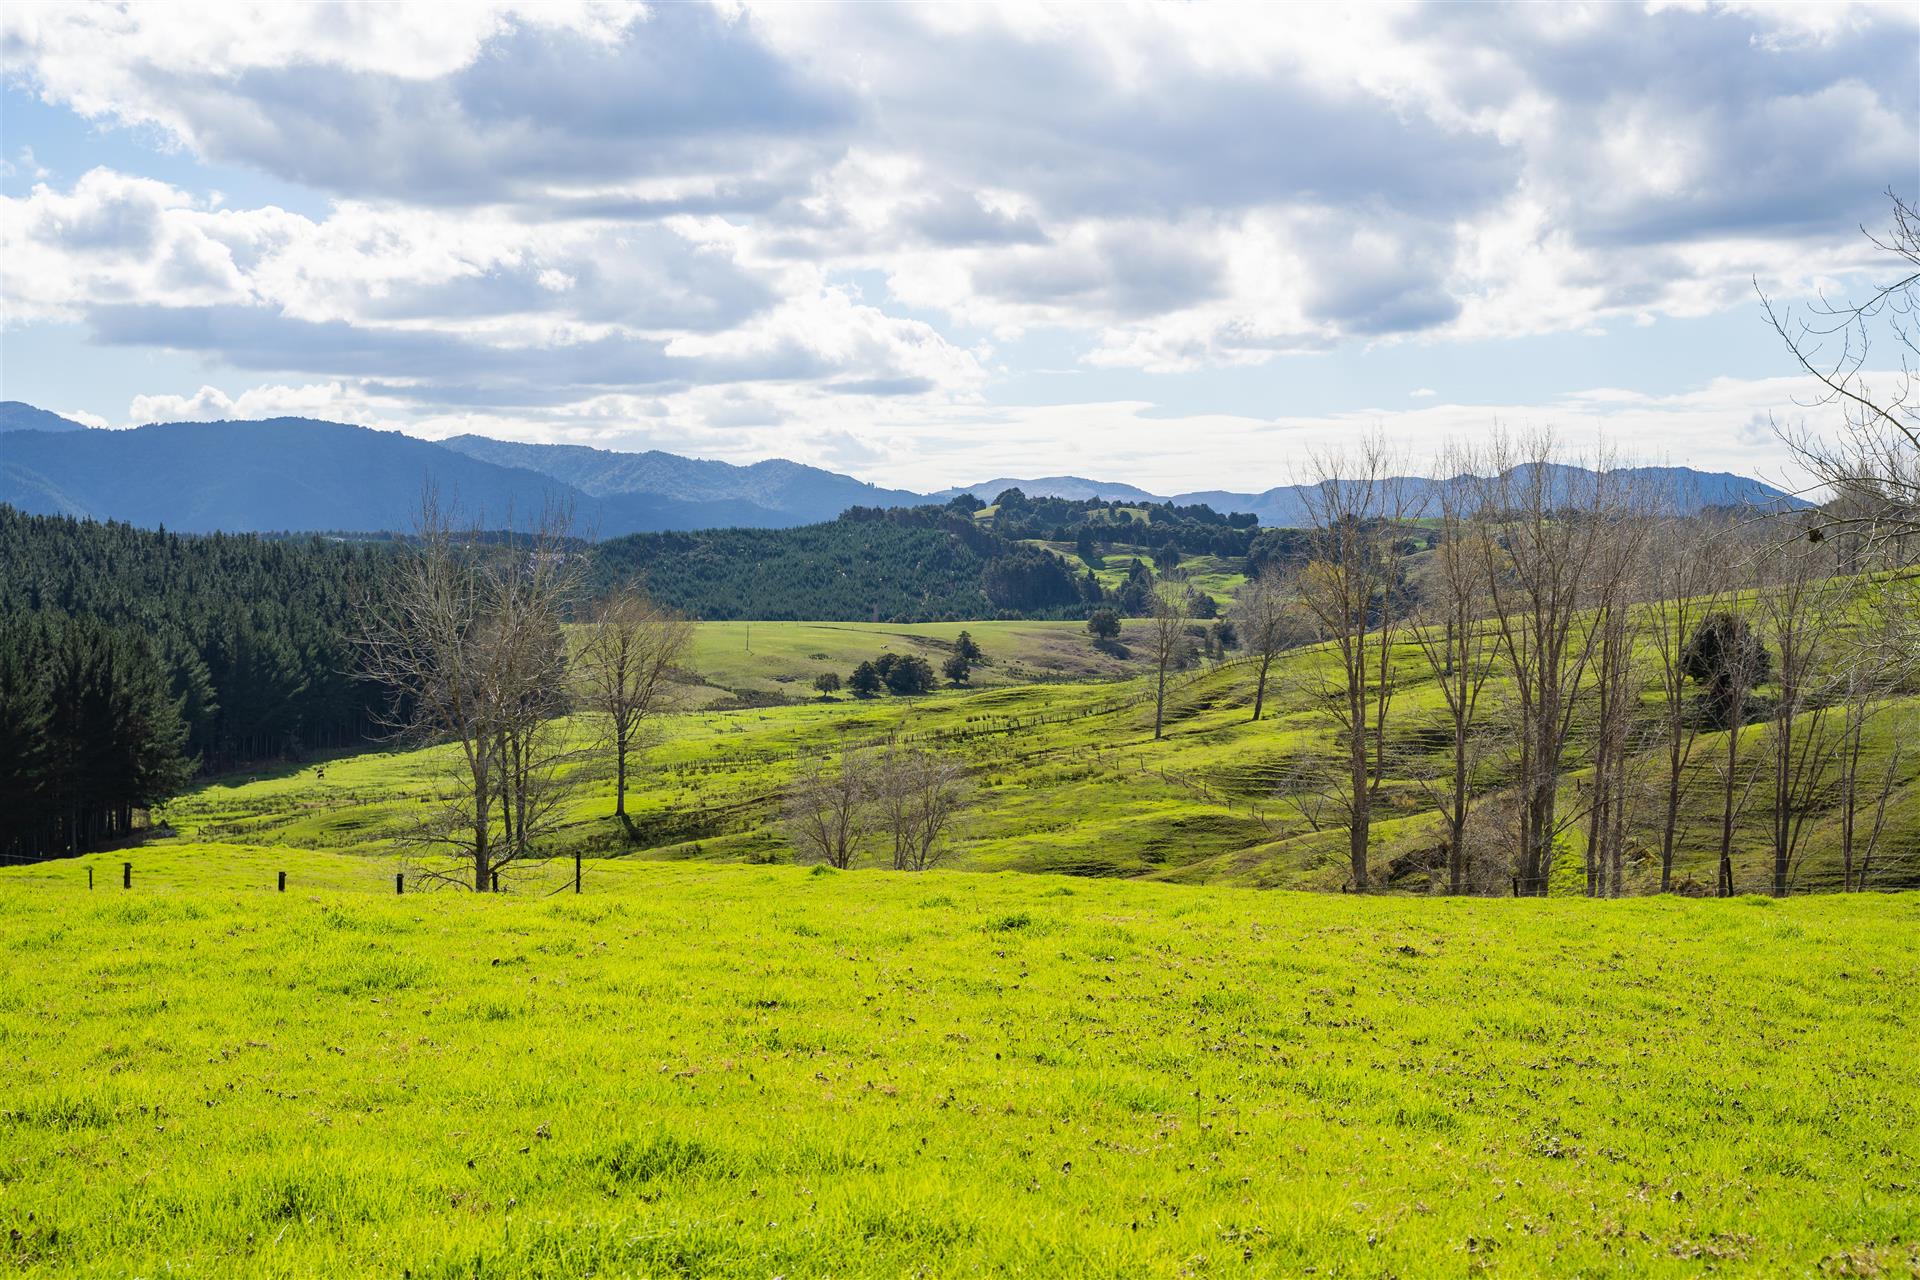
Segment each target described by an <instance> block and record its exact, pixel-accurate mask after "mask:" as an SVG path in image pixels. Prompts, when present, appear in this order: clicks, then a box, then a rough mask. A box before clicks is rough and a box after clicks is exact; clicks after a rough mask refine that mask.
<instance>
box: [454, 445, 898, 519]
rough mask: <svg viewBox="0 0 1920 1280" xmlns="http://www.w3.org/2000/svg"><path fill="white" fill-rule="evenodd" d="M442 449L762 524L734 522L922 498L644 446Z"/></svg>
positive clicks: (602, 493) (593, 490) (784, 467)
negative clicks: (730, 507)
mask: <svg viewBox="0 0 1920 1280" xmlns="http://www.w3.org/2000/svg"><path fill="white" fill-rule="evenodd" d="M442 443H444V444H445V445H446V446H447V448H449V449H452V450H455V451H457V452H459V453H463V454H466V455H467V456H468V457H470V458H479V459H481V460H482V461H486V462H492V463H498V464H500V465H502V466H510V467H523V468H525V469H526V470H528V471H537V472H539V473H540V474H541V475H545V476H549V477H551V478H552V479H555V480H558V481H561V482H562V483H564V484H569V485H572V486H573V487H575V488H577V489H579V490H580V491H581V492H582V493H585V494H589V495H591V496H593V497H610V496H613V495H616V494H636V493H639V494H653V495H655V496H658V497H664V498H672V499H674V500H676V501H683V502H738V503H744V504H747V505H748V507H750V508H752V509H754V510H756V511H758V512H759V513H761V515H762V516H763V518H761V519H749V520H736V521H733V522H732V523H736V524H753V525H761V526H767V525H780V524H816V523H818V522H820V521H822V520H831V519H833V518H834V517H835V516H837V515H839V514H840V513H841V512H842V511H845V510H846V509H847V508H848V507H905V506H918V505H919V504H921V503H924V502H925V501H926V500H927V499H926V498H925V497H924V496H923V495H921V494H918V493H913V492H911V491H910V490H906V489H882V488H879V487H877V486H875V485H871V484H868V483H866V482H865V481H864V480H855V479H854V478H853V477H852V476H843V475H841V474H839V473H838V472H834V471H825V470H822V469H821V468H819V467H809V466H805V465H803V464H801V463H798V462H789V461H787V460H786V459H784V458H774V459H770V460H768V461H766V462H755V463H752V464H750V465H748V466H736V465H734V464H733V463H730V462H715V461H712V460H709V459H704V458H683V457H681V456H680V455H679V454H674V453H662V452H660V451H659V450H657V449H649V450H647V451H646V452H645V453H615V452H612V451H610V450H606V449H594V448H590V447H588V446H586V445H572V444H518V443H515V442H512V441H508V440H495V439H492V438H490V437H488V436H473V435H467V436H455V437H453V438H452V439H451V440H446V441H443V442H442Z"/></svg>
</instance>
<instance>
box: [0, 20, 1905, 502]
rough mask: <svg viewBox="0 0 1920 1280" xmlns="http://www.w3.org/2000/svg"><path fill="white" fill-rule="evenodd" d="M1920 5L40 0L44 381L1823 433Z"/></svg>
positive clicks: (894, 456)
mask: <svg viewBox="0 0 1920 1280" xmlns="http://www.w3.org/2000/svg"><path fill="white" fill-rule="evenodd" d="M1915 12H1916V11H1915V8H1914V6H1913V5H1911V4H1901V5H1897V6H1889V7H1882V8H1872V7H1852V8H1850V7H1846V6H1844V5H1839V4H1821V5H1818V6H1808V7H1801V8H1770V7H1758V6H1748V5H1728V6H1708V7H1699V6H1694V5H1686V4H1673V5H1665V6H1659V5H1654V6H1649V7H1647V8H1645V9H1642V8H1636V7H1632V6H1629V5H1625V4H1609V5H1595V6H1592V7H1571V6H1559V5H1553V6H1547V5H1540V6H1525V7H1516V8H1510V9H1503V8H1495V7H1490V6H1483V5H1460V6H1434V7H1417V6H1416V7H1401V6H1386V7H1358V6H1342V7H1337V8H1331V7H1330V8H1325V9H1312V8H1305V7H1294V6H1279V5H1270V6H1260V7H1254V8H1246V9H1236V8H1230V7H1227V6H1222V5H1176V4H1149V5H1139V6H1121V5H1111V4H1102V5H1098V6H1094V5H1084V6H1070V7H1057V8H1055V7H1043V6H1037V5H1034V4H1031V3H1017V4H1011V5H1008V6H1006V7H981V8H974V7H960V6H952V5H940V6H927V7H906V6H887V5H873V4H867V5H857V6H855V5H848V6H844V7H836V6H827V5H806V6H802V5H779V6H775V5H768V6H765V7H760V6H754V5H744V6H743V5H733V4H722V5H719V6H717V7H708V6H706V5H702V4H681V5H656V6H653V7H651V8H641V7H629V6H625V5H613V4H600V3H573V4H567V3H541V4H537V5H528V6H516V5H512V4H504V5H497V6H483V5H477V4H473V5H463V6H457V7H455V6H437V5H436V6H424V5H423V6H409V5H404V4H402V5H356V6H338V7H332V6H326V5H272V6H260V7H257V8H256V7H250V6H244V5H233V6H226V7H221V6H217V5H194V6H192V7H191V8H188V7H178V8H175V7H169V6H167V5H162V4H145V5H133V6H126V7H121V6H116V5H107V4H88V5H73V6H62V5H55V4H45V5H32V4H18V5H12V6H8V7H7V8H5V9H4V10H0V56H3V57H4V67H5V84H4V101H3V102H0V148H3V150H4V168H3V169H0V193H3V194H4V199H0V235H3V236H4V245H0V251H3V252H4V259H3V261H0V272H3V273H4V277H3V279H0V305H3V306H4V324H5V329H4V338H3V339H0V340H3V341H4V350H3V351H0V361H3V362H0V397H3V398H8V399H18V400H26V401H30V402H32V403H35V404H39V405H41V406H43V407H47V408H51V409H54V410H57V411H59V412H62V413H66V414H69V415H71V416H74V417H78V418H82V419H84V420H86V421H88V422H90V423H94V424H96V425H104V426H126V425H134V424H138V423H141V422H147V421H154V420H173V419H181V418H215V417H242V418H253V417H264V416H270V415H274V414H286V413H296V414H305V415H309V416H315V417H328V418H336V419H342V420H347V421H354V422H363V423H367V424H371V425H381V426H388V427H396V428H400V429H403V430H406V431H410V432H413V433H415V434H419V435H424V436H443V435H450V434H454V433H457V432H461V431H478V432H482V433H485V434H489V435H495V436H502V437H510V438H516V439H527V440H549V441H570V442H578V443H587V444H595V445H600V446H603V447H607V448H615V449H644V448H662V449H669V450H673V451H676V452H681V453H688V454H695V455H700V456H706V457H717V458H724V459H727V460H730V461H750V460H753V459H757V458H762V457H769V456H785V457H792V458H797V459H800V460H802V461H807V462H812V463H817V464H820V465H824V466H829V467H833V468H835V469H838V470H843V471H849V472H853V473H855V474H858V475H860V476H862V477H864V478H867V479H871V480H875V481H880V482H885V483H898V484H908V485H916V486H919V487H923V488H935V487H940V486H944V485H946V484H949V483H954V482H958V481H973V480H978V479H985V478H987V477H989V476H996V475H1006V474H1016V475H1037V474H1048V473H1058V472H1072V473H1076V474H1082V475H1093V476H1098V477H1101V478H1106V479H1114V480H1126V481H1132V482H1135V483H1139V484H1143V485H1146V486H1148V487H1152V488H1157V489H1161V490H1171V489H1177V488H1192V487H1229V488H1235V489H1252V488H1258V487H1263V486H1265V485H1269V484H1275V483H1279V482H1281V481H1283V480H1285V479H1287V478H1288V476H1289V474H1290V471H1291V470H1292V469H1293V468H1294V467H1295V466H1296V465H1297V462H1298V459H1299V456H1300V453H1301V451H1302V449H1303V448H1304V447H1305V446H1307V445H1309V444H1317V443H1320V442H1324V441H1328V440H1337V439H1339V438H1341V437H1343V436H1349V435H1352V434H1354V433H1356V432H1361V431H1365V430H1368V429H1370V428H1376V427H1377V428H1380V429H1383V430H1385V431H1387V432H1388V433H1389V434H1391V435H1392V436H1394V437H1396V438H1398V439H1401V440H1403V441H1405V442H1406V443H1407V445H1408V446H1409V448H1412V449H1416V450H1423V449H1427V448H1430V447H1432V446H1434V445H1436V444H1437V443H1439V442H1441V441H1442V440H1445V439H1447V438H1449V437H1456V436H1471V435H1474V434H1477V433H1482V432H1485V431H1487V430H1489V429H1491V428H1492V427H1493V426H1495V425H1496V424H1501V425H1504V426H1507V427H1510V428H1534V427H1545V426H1551V427H1554V428H1555V429H1557V430H1559V431H1560V432H1562V433H1563V434H1565V435H1567V436H1569V437H1571V438H1575V439H1577V440H1591V439H1592V438H1594V437H1595V436H1596V434H1598V433H1602V432H1604V433H1606V434H1607V435H1608V436H1609V437H1610V438H1611V439H1612V440H1613V441H1614V442H1615V443H1616V444H1617V446H1618V447H1619V448H1621V449H1622V450H1624V451H1626V452H1627V453H1629V454H1631V455H1633V456H1636V457H1640V458H1644V459H1647V460H1662V461H1671V462H1678V463H1691V464H1694V465H1699V466H1706V467H1713V468H1724V469H1730V470H1742V471H1747V472H1751V473H1763V474H1776V475H1777V474H1781V469H1782V467H1783V464H1784V460H1783V459H1782V458H1781V456H1780V450H1779V449H1778V447H1777V446H1776V445H1775V443H1774V440H1773V433H1772V430H1771V428H1770V426H1769V421H1770V417H1773V416H1787V417H1797V416H1798V415H1799V414H1800V413H1802V412H1803V411H1802V410H1801V409H1800V408H1798V407H1797V406H1796V403H1795V402H1796V397H1804V395H1805V392H1806V388H1805V385H1804V383H1802V382H1801V381H1800V380H1798V379H1796V378H1795V377H1794V376H1793V369H1792V368H1791V366H1790V365H1789V363H1788V360H1787V358H1786V356H1785V353H1784V352H1783V351H1782V350H1781V348H1780V346H1779V343H1778V341H1777V339H1775V338H1774V337H1773V336H1772V334H1771V333H1770V332H1769V331H1767V330H1766V328H1765V327H1764V323H1763V321H1762V318H1761V316H1760V314H1759V310H1758V307H1757V306H1756V303H1755V300H1754V282H1755V280H1756V279H1757V280H1758V281H1759V283H1760V285H1761V287H1762V288H1764V289H1766V290H1767V291H1768V292H1770V293H1772V294H1774V295H1777V296H1779V297H1781V298H1783V299H1787V300H1803V299H1806V298H1808V297H1812V296H1815V295H1816V293H1817V292H1818V291H1819V290H1820V289H1822V288H1824V289H1827V290H1830V291H1831V290H1835V289H1839V290H1843V291H1844V290H1846V289H1848V288H1857V287H1858V286H1859V285H1860V284H1862V283H1863V282H1865V281H1869V280H1872V279H1875V278H1876V273H1877V270H1878V269H1877V268H1876V265H1875V263H1874V261H1873V258H1872V255H1871V252H1870V250H1869V248H1868V246H1866V244H1865V242H1864V241H1863V239H1862V237H1861V235H1860V232H1859V225H1860V224H1861V223H1863V222H1865V223H1868V224H1883V223H1884V222H1885V220H1886V212H1887V200H1886V195H1885V192H1886V191H1887V190H1888V189H1889V188H1892V189H1893V190H1895V191H1896V192H1898V193H1900V194H1901V195H1903V196H1906V197H1908V198H1912V197H1914V196H1916V195H1920V191H1917V190H1916V188H1920V128H1917V125H1916V116H1917V115H1920V72H1917V70H1916V68H1917V67H1920V26H1917V25H1916V20H1915Z"/></svg>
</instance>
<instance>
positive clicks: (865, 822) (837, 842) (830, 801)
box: [786, 741, 874, 871]
mask: <svg viewBox="0 0 1920 1280" xmlns="http://www.w3.org/2000/svg"><path fill="white" fill-rule="evenodd" d="M873 774H874V770H873V765H872V762H871V760H870V759H869V755H868V752H867V751H866V750H865V749H863V748H860V747H858V746H856V745H854V744H853V743H852V742H850V741H843V742H842V743H841V745H840V751H839V754H838V756H837V757H836V758H835V759H833V760H832V761H827V760H824V759H822V758H821V757H820V756H818V755H813V754H810V755H808V756H806V757H805V758H804V759H803V760H802V761H801V764H800V770H799V773H798V775H797V776H796V777H795V778H794V781H793V784H792V786H791V787H789V788H788V792H787V804H786V830H787V838H788V839H789V840H790V841H792V842H793V846H794V850H795V852H796V853H797V854H798V855H799V858H800V861H802V862H817V863H824V864H825V865H827V866H829V867H837V868H839V869H840V870H842V871H845V870H846V869H847V868H849V867H851V866H853V864H854V863H855V862H857V861H859V859H860V856H861V854H862V853H864V852H865V851H866V846H867V843H868V841H869V840H871V839H872V837H873V834H874V820H873V814H872V812H871V803H870V802H871V799H872V794H873V786H874V778H873Z"/></svg>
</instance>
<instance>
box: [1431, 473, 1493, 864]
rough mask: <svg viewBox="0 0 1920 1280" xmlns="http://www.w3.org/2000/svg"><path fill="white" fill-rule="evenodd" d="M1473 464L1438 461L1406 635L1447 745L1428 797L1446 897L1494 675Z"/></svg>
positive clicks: (1460, 847) (1461, 844)
mask: <svg viewBox="0 0 1920 1280" xmlns="http://www.w3.org/2000/svg"><path fill="white" fill-rule="evenodd" d="M1473 466H1474V461H1473V459H1472V457H1471V456H1470V455H1468V454H1466V453H1464V452H1460V451H1457V450H1448V451H1447V452H1446V453H1445V454H1443V455H1442V460H1441V468H1442V474H1441V476H1440V477H1439V482H1438V484H1437V485H1436V486H1435V487H1436V489H1437V491H1438V492H1437V495H1436V505H1437V507H1438V519H1439V540H1438V542H1437V544H1436V545H1435V547H1434V551H1433V556H1432V566H1433V568H1432V573H1431V575H1430V576H1429V578H1428V585H1427V589H1426V592H1425V600H1424V607H1423V608H1422V610H1421V614H1420V617H1419V619H1418V623H1419V625H1417V626H1415V627H1414V628H1413V629H1412V633H1413V638H1414V643H1415V645H1416V646H1417V647H1418V648H1419V650H1420V655H1421V657H1423V658H1425V659H1426V663H1427V669H1428V671H1430V672H1431V673H1432V675H1433V678H1434V683H1435V684H1437V685H1439V686H1440V693H1441V697H1442V699H1443V700H1444V703H1445V708H1444V709H1445V715H1446V723H1447V733H1448V737H1449V739H1450V745H1449V755H1450V761H1449V768H1448V769H1447V772H1446V775H1445V785H1444V786H1428V788H1427V789H1428V794H1429V796H1430V797H1431V798H1432V800H1433V802H1434V804H1435V806H1436V807H1437V808H1439V810H1440V812H1441V815H1442V816H1443V817H1444V818H1445V819H1446V823H1447V836H1446V840H1447V891H1448V892H1449V893H1455V894H1458V893H1462V892H1464V891H1465V889H1466V873H1467V863H1466V857H1467V848H1466V830H1467V816H1468V811H1469V809H1470V808H1471V806H1472V803H1473V794H1474V773H1475V769H1476V766H1477V764H1478V760H1477V759H1476V757H1477V756H1478V755H1479V752H1478V751H1477V750H1476V748H1477V746H1478V745H1479V744H1480V743H1482V742H1484V741H1485V739H1486V737H1487V735H1486V732H1485V729H1484V727H1483V726H1480V724H1479V720H1478V712H1479V708H1480V695H1481V693H1482V692H1483V691H1484V690H1485V688H1486V685H1487V680H1488V678H1489V677H1490V676H1491V675H1492V673H1493V661H1492V659H1493V647H1494V633H1493V630H1492V628H1491V627H1490V626H1488V625H1487V624H1486V622H1485V621H1484V618H1485V615H1486V613H1487V608H1488V592H1487V565H1488V563H1489V560H1490V558H1491V557H1490V554H1489V549H1488V548H1486V547H1484V546H1482V545H1481V542H1482V540H1483V539H1484V538H1485V537H1486V533H1485V530H1484V529H1483V528H1482V526H1481V524H1480V521H1479V520H1478V518H1477V517H1478V514H1479V505H1478V503H1477V501H1476V494H1475V493H1474V487H1473V486H1472V485H1470V484H1468V483H1465V482H1463V481H1462V480H1461V479H1460V478H1461V477H1463V476H1470V475H1471V474H1472V471H1473Z"/></svg>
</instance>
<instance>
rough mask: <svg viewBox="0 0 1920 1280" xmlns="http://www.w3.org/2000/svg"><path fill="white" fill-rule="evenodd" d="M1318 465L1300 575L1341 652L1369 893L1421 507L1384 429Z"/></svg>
mask: <svg viewBox="0 0 1920 1280" xmlns="http://www.w3.org/2000/svg"><path fill="white" fill-rule="evenodd" d="M1310 465H1311V467H1312V475H1311V477H1310V479H1309V481H1308V483H1307V484H1306V486H1305V492H1304V495H1303V496H1304V500H1305V503H1306V506H1307V512H1308V520H1309V523H1310V525H1311V534H1312V557H1311V559H1310V560H1309V561H1308V562H1307V564H1306V565H1304V566H1303V567H1302V568H1301V569H1300V570H1299V572H1298V574H1297V575H1296V578H1295V583H1296V590H1297V592H1298V596H1299V599H1300V602H1301V604H1302V605H1303V606H1304V607H1305V608H1306V610H1307V612H1308V613H1309V614H1310V615H1311V616H1312V618H1313V619H1314V621H1315V623H1316V624H1317V625H1318V630H1319V633H1320V635H1321V636H1322V637H1323V638H1324V639H1326V640H1327V641H1328V643H1329V645H1330V646H1331V648H1332V649H1333V652H1334V654H1335V656H1336V657H1337V659H1338V670H1337V673H1336V675H1335V676H1334V681H1335V683H1336V684H1337V686H1338V687H1337V688H1333V689H1329V690H1328V691H1327V692H1328V694H1329V695H1330V696H1329V703H1330V705H1332V706H1333V708H1334V714H1335V716H1336V718H1337V719H1338V720H1339V722H1340V727H1341V731H1342V734H1343V736H1344V737H1345V739H1346V750H1347V761H1346V774H1347V779H1346V780H1347V785H1346V788H1345V794H1346V803H1347V809H1348V823H1347V837H1348V847H1347V858H1348V864H1349V869H1350V875H1351V879H1352V884H1353V888H1354V891H1355V892H1356V893H1364V892H1366V890H1367V885H1368V868H1367V847H1368V842H1369V840H1370V839H1371V830H1372V814H1373V805H1374V801H1375V799H1376V798H1377V796H1378V792H1379V789H1380V786H1381V784H1382V782H1383V780H1384V778H1385V774H1386V755H1387V717H1388V715H1389V713H1390V711H1391V709H1392V705H1393V680H1392V659H1393V647H1394V644H1395V641H1396V639H1397V638H1398V636H1399V634H1400V630H1401V627H1402V625H1403V623H1404V622H1405V616H1404V607H1405V600H1404V597H1403V593H1402V587H1403V585H1404V584H1403V582H1402V574H1403V567H1404V566H1403V561H1404V559H1405V556H1406V553H1407V549H1408V548H1407V541H1406V538H1405V536H1404V533H1405V531H1404V530H1403V529H1402V527H1401V526H1402V525H1403V524H1404V522H1405V521H1407V520H1409V519H1411V518H1412V517H1413V516H1414V515H1416V514H1417V511H1416V508H1415V500H1414V494H1413V491H1412V488H1411V487H1410V486H1409V485H1408V483H1407V480H1406V478H1405V473H1406V470H1407V468H1406V467H1405V465H1404V461H1403V459H1402V458H1401V457H1400V456H1399V455H1398V454H1396V453H1395V452H1393V451H1392V450H1390V449H1389V448H1388V447H1387V444H1386V442H1385V440H1384V439H1382V438H1380V437H1374V438H1372V439H1369V440H1367V441H1365V442H1363V443H1362V444H1361V445H1360V446H1359V448H1358V449H1357V450H1356V451H1355V452H1353V453H1352V454H1350V455H1349V454H1340V453H1329V454H1318V455H1315V456H1314V457H1313V459H1312V460H1311V464H1310Z"/></svg>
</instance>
